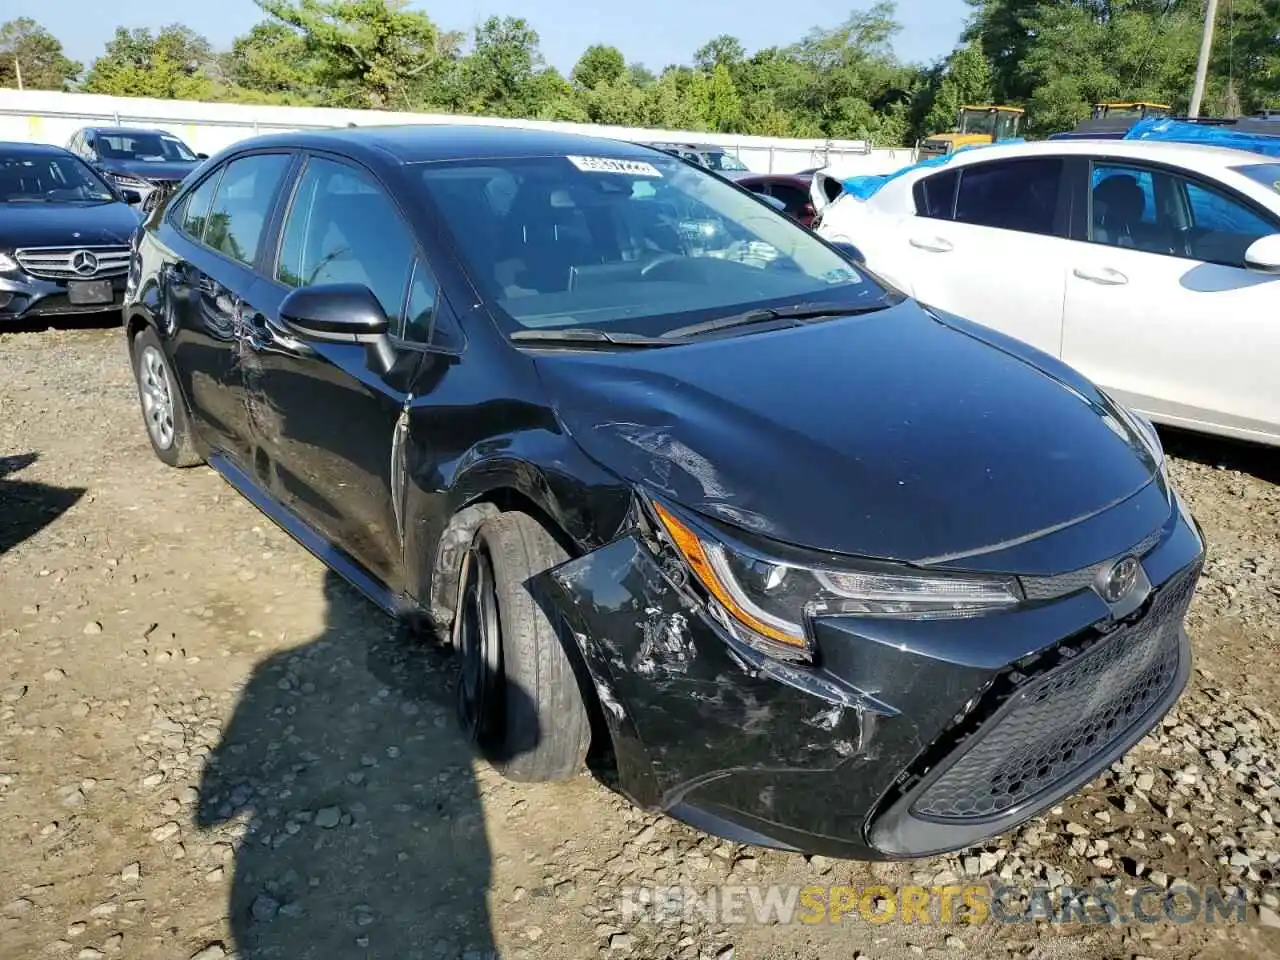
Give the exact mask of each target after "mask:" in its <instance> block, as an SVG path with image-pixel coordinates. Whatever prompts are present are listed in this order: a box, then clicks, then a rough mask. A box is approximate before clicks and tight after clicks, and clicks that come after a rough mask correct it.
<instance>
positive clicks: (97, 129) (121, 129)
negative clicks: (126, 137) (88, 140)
mask: <svg viewBox="0 0 1280 960" xmlns="http://www.w3.org/2000/svg"><path fill="white" fill-rule="evenodd" d="M85 130H87V131H92V132H94V133H106V134H111V133H123V134H134V133H163V134H165V135H166V136H173V134H171V133H169V131H168V130H160V129H159V128H157V127H85Z"/></svg>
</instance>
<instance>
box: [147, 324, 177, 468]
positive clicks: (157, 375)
mask: <svg viewBox="0 0 1280 960" xmlns="http://www.w3.org/2000/svg"><path fill="white" fill-rule="evenodd" d="M138 392H139V394H140V395H141V396H142V413H143V416H144V417H145V418H146V421H147V432H148V433H150V434H151V439H152V441H153V442H154V443H155V445H156V447H158V448H159V449H161V450H168V449H169V448H170V447H171V446H173V436H174V429H173V389H172V387H171V381H170V378H169V367H168V365H167V364H166V363H165V360H164V357H163V356H162V355H161V353H160V351H159V350H157V349H156V348H155V347H153V346H149V345H148V346H146V347H144V348H143V350H142V355H141V356H140V357H139V358H138Z"/></svg>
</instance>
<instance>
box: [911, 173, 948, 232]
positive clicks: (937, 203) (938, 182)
mask: <svg viewBox="0 0 1280 960" xmlns="http://www.w3.org/2000/svg"><path fill="white" fill-rule="evenodd" d="M959 180H960V171H958V170H949V171H947V172H946V173H936V174H934V175H933V176H932V177H926V178H925V179H923V180H921V181H920V182H918V183H917V184H916V185H915V187H914V188H913V193H914V194H915V198H916V214H917V216H921V217H928V218H929V219H931V220H950V219H951V217H952V214H953V213H954V212H955V206H956V183H957V182H959Z"/></svg>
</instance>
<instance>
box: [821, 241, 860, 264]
mask: <svg viewBox="0 0 1280 960" xmlns="http://www.w3.org/2000/svg"><path fill="white" fill-rule="evenodd" d="M830 243H831V245H832V246H833V247H835V248H836V249H837V250H839V251H840V252H841V253H843V254H844V255H845V256H846V257H848V258H849V259H850V260H852V261H853V262H854V263H860V264H862V265H863V266H864V267H865V266H866V265H867V258H866V257H865V256H863V255H862V251H861V250H859V249H858V248H857V247H855V246H854V245H853V244H852V243H850V242H849V241H848V240H832V241H830Z"/></svg>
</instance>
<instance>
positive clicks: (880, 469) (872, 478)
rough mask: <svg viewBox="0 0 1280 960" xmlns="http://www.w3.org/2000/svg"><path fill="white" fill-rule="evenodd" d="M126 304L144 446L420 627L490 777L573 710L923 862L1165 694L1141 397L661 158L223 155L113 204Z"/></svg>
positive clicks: (553, 763)
mask: <svg viewBox="0 0 1280 960" xmlns="http://www.w3.org/2000/svg"><path fill="white" fill-rule="evenodd" d="M125 310H126V319H127V330H128V336H129V343H130V349H131V355H132V357H133V359H134V364H135V369H136V371H137V375H138V383H139V393H140V397H141V400H142V407H143V411H144V414H145V419H146V423H147V426H148V432H149V434H150V437H151V441H152V444H153V445H154V447H155V450H156V452H157V454H158V455H159V456H160V457H161V458H162V459H163V460H165V461H166V462H167V463H170V464H173V465H189V464H194V463H198V462H201V461H206V462H208V463H209V464H210V465H211V466H213V467H214V468H215V469H217V470H218V471H219V472H220V473H222V475H223V476H224V477H226V479H227V480H228V481H229V482H230V483H232V484H233V485H234V486H236V487H237V488H238V489H239V490H240V491H241V492H243V493H244V494H245V495H246V496H248V497H249V498H250V499H252V500H253V502H254V503H256V504H257V505H258V506H259V507H260V508H261V509H262V510H264V511H265V512H266V513H268V514H269V515H270V516H271V517H273V518H274V519H275V520H276V521H277V522H279V523H280V524H282V525H283V526H284V527H285V528H286V529H287V530H289V531H290V533H292V534H293V535H294V536H295V537H296V538H297V539H298V540H299V541H301V542H302V543H303V544H304V545H306V546H307V547H309V548H310V549H312V550H314V551H315V552H316V553H317V554H318V555H320V556H321V557H322V558H323V559H324V560H325V561H326V562H327V563H329V564H330V565H331V566H332V567H333V568H334V569H336V570H337V571H338V572H339V573H341V574H342V575H343V576H345V577H346V578H347V579H349V580H350V581H351V582H352V583H354V584H356V585H357V586H358V587H360V588H361V589H362V590H363V591H364V592H365V593H366V594H368V595H369V596H370V597H372V598H373V599H374V600H375V601H377V602H378V603H379V604H381V605H382V607H383V608H384V609H386V610H388V611H389V612H392V613H394V614H396V615H402V616H407V615H412V614H413V613H414V612H422V613H426V614H428V615H429V618H430V621H431V622H432V624H433V626H434V627H435V629H436V631H437V632H438V634H439V635H440V636H442V637H446V638H448V639H449V641H450V642H451V643H452V644H453V645H454V646H455V647H456V648H457V649H458V652H459V655H460V656H459V659H460V663H461V675H460V679H459V684H458V688H459V715H460V717H461V718H462V720H463V723H464V727H465V729H466V730H467V732H468V734H469V735H470V736H472V737H474V739H475V740H476V741H477V742H478V743H479V744H480V745H481V746H482V748H483V750H484V752H485V754H486V755H487V756H488V757H489V758H490V759H491V760H492V761H493V762H494V763H495V764H496V765H497V766H498V767H499V769H501V770H502V771H503V772H505V773H506V774H507V775H509V776H511V777H513V778H516V779H525V780H529V779H558V778H563V777H567V776H570V775H572V774H573V773H575V772H576V771H578V770H579V769H580V768H581V765H582V763H583V761H584V758H585V756H586V753H587V749H588V746H589V742H590V741H591V739H592V735H593V733H594V734H595V736H596V737H597V742H598V743H600V744H603V745H608V746H611V747H612V750H613V753H614V755H615V756H616V760H617V765H618V770H619V775H620V782H621V785H622V789H623V790H624V791H625V792H626V793H627V794H628V795H629V796H630V797H631V798H633V799H634V801H635V802H636V803H638V804H641V805H643V806H644V807H646V808H650V809H657V810H663V811H666V812H668V813H670V814H672V815H673V816H675V817H678V818H680V819H682V820H684V821H686V822H688V823H691V824H693V825H695V826H697V827H700V828H702V829H704V830H707V831H710V832H712V833H716V834H719V835H722V836H726V837H731V838H733V839H736V840H741V841H745V842H750V843H758V844H763V845H771V846H776V847H782V848H787V849H798V850H804V851H811V852H821V853H826V854H829V855H835V856H846V857H855V858H897V857H914V856H922V855H926V854H931V853H934V852H938V851H944V850H950V849H954V848H958V847H962V846H965V845H968V844H970V843H972V842H974V841H977V840H979V839H982V838H984V837H987V836H989V835H992V834H996V833H1000V832H1003V831H1006V830H1008V829H1009V828H1011V827H1013V826H1014V825H1016V824H1018V823H1019V822H1021V821H1023V820H1025V819H1027V818H1028V817H1030V816H1032V815H1034V814H1035V813H1037V812H1039V811H1041V810H1043V809H1044V808H1046V807H1048V806H1049V805H1051V804H1053V803H1055V802H1057V801H1058V800H1059V799H1061V798H1062V797H1063V796H1065V795H1066V794H1068V793H1070V792H1071V791H1073V790H1075V789H1077V788H1078V787H1080V786H1081V785H1082V784H1084V783H1085V782H1086V781H1087V780H1089V779H1090V778H1092V777H1093V776H1095V775H1096V774H1098V773H1099V772H1100V771H1101V770H1102V769H1103V768H1104V767H1105V766H1106V765H1107V764H1109V763H1111V762H1112V761H1114V760H1115V759H1116V758H1117V757H1119V756H1120V755H1121V754H1122V753H1123V752H1124V751H1125V750H1127V749H1129V748H1130V747H1131V746H1132V745H1133V744H1134V743H1136V742H1137V741H1138V740H1139V739H1140V738H1141V737H1142V736H1143V735H1144V733H1145V732H1146V731H1147V730H1148V729H1150V728H1151V727H1152V726H1153V725H1154V724H1155V723H1156V722H1157V721H1158V719H1159V718H1160V717H1161V716H1162V715H1163V714H1164V713H1165V711H1167V710H1168V708H1169V707H1170V706H1171V704H1172V703H1173V702H1174V701H1175V700H1176V698H1177V697H1178V695H1179V693H1180V691H1181V690H1182V688H1183V686H1184V684H1185V682H1186V678H1187V673H1188V669H1189V663H1190V651H1189V647H1188V642H1187V638H1186V634H1185V632H1184V629H1183V619H1184V615H1185V613H1186V610H1187V606H1188V603H1189V602H1190V599H1191V595H1192V592H1193V590H1194V589H1195V585H1196V581H1197V578H1198V576H1199V573H1200V569H1201V565H1202V562H1203V555H1204V544H1203V541H1202V538H1201V536H1200V533H1199V532H1198V529H1197V527H1196V525H1195V522H1194V520H1193V519H1192V518H1191V517H1190V515H1189V514H1188V513H1187V511H1186V509H1185V507H1183V505H1182V504H1181V502H1180V501H1179V499H1178V497H1177V496H1176V494H1175V493H1174V491H1173V490H1172V489H1171V487H1170V485H1169V482H1168V478H1167V476H1166V473H1165V468H1164V462H1163V453H1162V450H1161V447H1160V441H1159V439H1158V437H1157V436H1156V433H1155V431H1154V430H1153V429H1152V428H1151V426H1150V424H1148V423H1146V422H1145V421H1142V420H1140V419H1138V418H1137V417H1135V416H1134V415H1133V414H1131V413H1129V412H1127V411H1126V410H1124V409H1121V408H1120V407H1118V406H1117V405H1116V404H1115V403H1113V402H1112V401H1111V400H1110V399H1109V398H1108V397H1107V396H1106V395H1104V394H1103V393H1101V392H1100V391H1099V390H1098V389H1097V388H1095V387H1094V386H1092V385H1091V384H1090V383H1088V382H1087V381H1086V380H1084V379H1083V378H1082V377H1080V376H1079V375H1078V374H1076V373H1075V372H1074V371H1072V370H1071V369H1069V368H1068V367H1066V366H1064V365H1062V364H1061V363H1059V362H1058V361H1056V360H1054V359H1053V358H1051V357H1048V356H1045V355H1043V354H1041V353H1038V352H1036V351H1035V350H1033V349H1031V348H1030V347H1027V346H1024V345H1022V344H1020V343H1018V342H1016V341H1013V340H1010V339H1008V338H1006V337H1004V336H1001V335H999V334H997V333H995V332H993V331H991V330H989V329H986V328H983V327H980V326H977V325H974V324H972V323H969V322H967V321H965V320H963V319H960V318H958V317H954V316H950V315H947V314H943V313H940V312H938V311H935V310H931V309H929V308H927V307H925V306H922V305H921V304H918V303H915V302H913V301H911V300H908V299H905V298H904V297H903V296H902V295H901V294H899V293H897V292H896V291H893V290H891V289H889V288H887V287H886V286H884V285H883V284H881V283H879V282H878V281H877V280H876V279H875V278H874V277H873V276H870V275H868V274H867V273H865V272H864V271H862V270H861V269H860V268H859V267H858V265H857V264H856V262H855V261H854V260H853V259H852V258H851V257H850V256H849V255H848V254H847V253H846V252H844V251H840V250H837V249H836V248H834V247H832V246H829V245H828V244H826V243H825V242H824V241H822V240H820V239H819V238H817V237H815V236H814V235H812V234H811V233H809V232H807V231H806V230H804V229H802V228H801V227H799V226H797V225H796V224H795V223H794V222H792V221H791V220H789V219H788V218H787V217H785V216H783V215H781V214H778V213H777V212H775V211H774V210H773V209H771V208H770V207H769V206H767V205H766V204H764V203H762V202H760V201H759V199H757V198H755V197H753V196H752V195H750V194H749V193H747V192H745V191H743V190H741V189H739V188H738V187H736V186H734V185H733V184H731V183H728V182H726V181H724V180H723V179H721V178H719V177H716V176H713V175H711V174H709V173H706V172H705V171H702V170H699V169H698V168H696V167H694V166H692V165H690V164H686V163H684V162H683V161H680V160H678V159H676V158H672V157H668V156H666V155H664V154H662V153H660V152H657V151H654V150H650V149H647V148H643V147H638V146H629V145H626V144H621V143H617V142H613V141H608V140H596V139H587V138H581V137H573V136H566V135H560V134H550V133H543V132H533V131H517V130H510V129H490V128H484V127H472V126H466V127H448V126H443V127H442V126H436V127H429V128H399V129H390V128H388V129H375V128H364V129H355V130H345V131H336V132H324V133H311V134H287V135H280V136H275V137H267V138H259V139H254V140H250V141H247V142H244V143H242V144H239V145H237V146H236V147H234V148H232V149H230V150H228V151H227V152H225V153H224V154H223V155H221V156H219V157H216V158H214V159H213V160H212V161H209V162H208V163H207V164H206V165H205V167H204V168H203V170H202V172H201V175H200V176H199V177H198V178H196V179H193V180H192V181H190V182H188V183H185V184H184V185H183V187H182V188H181V190H180V191H179V192H178V193H177V194H176V195H175V197H174V198H173V199H172V200H171V201H170V202H169V203H168V204H167V206H165V207H164V208H163V209H162V210H160V211H158V212H157V213H156V214H155V215H153V217H152V218H151V221H150V223H149V224H148V225H147V226H146V228H145V231H144V232H143V234H142V235H141V238H140V240H139V242H138V244H137V250H136V253H135V256H134V260H133V265H132V269H131V272H130V280H129V292H128V298H127V303H126V308H125ZM593 720H596V721H598V722H596V723H593V722H592V721H593Z"/></svg>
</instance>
